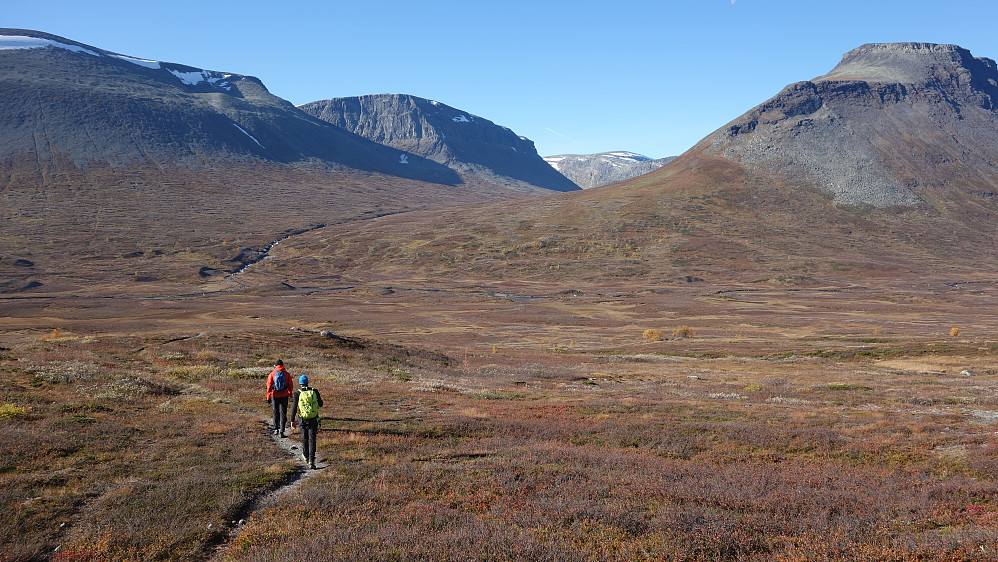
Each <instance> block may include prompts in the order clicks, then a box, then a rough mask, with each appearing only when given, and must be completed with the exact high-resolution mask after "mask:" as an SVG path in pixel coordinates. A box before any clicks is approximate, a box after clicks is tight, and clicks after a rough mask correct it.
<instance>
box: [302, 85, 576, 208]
mask: <svg viewBox="0 0 998 562" xmlns="http://www.w3.org/2000/svg"><path fill="white" fill-rule="evenodd" d="M298 107H299V109H301V110H302V111H304V112H306V113H308V114H309V115H311V116H313V117H315V118H317V119H321V120H323V121H326V122H328V123H331V124H333V125H335V126H337V127H342V128H343V129H345V130H348V131H351V132H353V133H356V134H358V135H360V136H362V137H364V138H367V139H370V140H372V141H374V142H377V143H379V144H384V145H386V146H391V147H393V148H396V149H398V150H402V151H405V152H406V153H408V154H415V155H418V156H421V157H423V158H427V159H429V160H431V161H434V162H437V163H440V164H443V165H445V166H448V167H450V168H452V169H454V170H455V171H457V172H458V173H459V174H461V175H462V177H464V178H465V179H466V180H467V179H469V178H481V179H483V180H484V181H488V182H492V183H496V184H499V185H503V186H504V187H507V188H510V189H516V190H519V191H524V192H528V193H537V192H538V191H537V190H536V187H542V188H544V189H548V190H551V191H573V190H576V189H578V186H577V185H575V184H574V183H572V182H571V181H570V180H569V179H567V178H565V177H564V176H562V175H561V174H558V173H556V172H553V171H552V170H550V167H549V166H547V165H545V164H544V161H543V159H542V158H541V157H540V156H539V155H538V154H537V150H536V148H535V147H534V143H533V142H532V141H530V140H529V139H527V138H526V137H522V136H519V135H517V134H516V133H514V132H513V131H511V130H510V129H508V128H507V127H503V126H500V125H496V124H495V123H493V122H492V121H489V120H488V119H485V118H483V117H479V116H477V115H474V114H472V113H469V112H467V111H463V110H460V109H457V108H454V107H451V106H449V105H446V104H443V103H440V102H438V101H434V100H429V99H425V98H420V97H417V96H413V95H409V94H371V95H364V96H355V97H348V98H333V99H328V100H320V101H314V102H310V103H307V104H303V105H300V106H298Z"/></svg>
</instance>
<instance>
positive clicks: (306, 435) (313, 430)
mask: <svg viewBox="0 0 998 562" xmlns="http://www.w3.org/2000/svg"><path fill="white" fill-rule="evenodd" d="M298 419H299V420H300V422H301V423H300V424H299V425H301V454H302V455H305V457H306V458H307V459H308V464H309V465H314V464H315V439H316V437H318V435H319V418H318V417H314V418H312V419H310V420H305V419H301V418H298Z"/></svg>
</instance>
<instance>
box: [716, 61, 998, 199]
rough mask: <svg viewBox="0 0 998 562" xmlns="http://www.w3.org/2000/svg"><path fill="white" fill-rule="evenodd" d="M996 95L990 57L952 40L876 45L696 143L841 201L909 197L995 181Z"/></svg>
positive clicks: (995, 185)
mask: <svg viewBox="0 0 998 562" xmlns="http://www.w3.org/2000/svg"><path fill="white" fill-rule="evenodd" d="M996 101H998V71H996V66H995V62H994V61H992V60H990V59H986V58H975V57H973V56H972V55H971V54H970V52H969V51H967V50H966V49H963V48H960V47H957V46H955V45H936V44H929V43H896V44H870V45H864V46H862V47H859V48H857V49H855V50H853V51H850V52H849V53H847V54H846V55H845V56H844V57H843V58H842V62H841V63H839V65H838V66H836V67H835V68H834V69H833V70H832V71H831V72H829V73H828V74H826V75H824V76H820V77H818V78H815V79H813V80H810V81H806V82H799V83H796V84H791V85H790V86H787V88H785V89H784V90H783V91H782V92H780V93H779V94H777V95H776V96H775V97H773V98H772V99H770V100H769V101H767V102H765V103H763V104H762V105H759V106H758V107H756V108H754V109H752V110H751V111H749V112H748V113H746V114H745V115H743V116H741V117H740V118H738V119H736V120H735V121H733V122H732V123H730V124H729V125H727V126H725V127H724V128H722V129H721V130H719V131H717V132H715V133H714V134H712V135H711V136H709V137H708V138H707V139H705V141H703V142H701V144H700V145H698V148H700V149H705V152H706V153H707V154H714V155H720V156H723V157H725V158H728V159H731V160H734V161H736V162H739V163H741V164H744V165H747V166H749V167H761V168H763V169H765V170H768V171H770V172H773V173H777V174H780V175H782V176H784V177H787V178H791V179H793V180H795V181H799V182H804V183H807V184H810V185H812V186H814V187H817V188H818V189H820V190H823V191H826V192H828V193H830V194H831V195H832V197H833V199H834V201H835V202H836V203H839V204H852V205H872V206H875V207H888V206H913V205H918V204H921V203H923V202H924V201H925V200H926V199H927V197H926V190H930V191H931V190H932V189H934V188H940V187H944V186H953V185H956V184H960V185H964V186H970V187H971V188H975V189H979V190H982V191H989V192H990V191H993V190H998V149H996V147H998V112H996V108H995V103H996ZM928 198H931V197H928Z"/></svg>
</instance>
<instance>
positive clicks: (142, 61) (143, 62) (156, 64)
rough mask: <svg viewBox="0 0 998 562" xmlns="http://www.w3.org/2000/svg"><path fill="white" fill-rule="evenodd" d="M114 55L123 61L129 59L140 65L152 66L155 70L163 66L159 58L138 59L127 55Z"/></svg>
mask: <svg viewBox="0 0 998 562" xmlns="http://www.w3.org/2000/svg"><path fill="white" fill-rule="evenodd" d="M112 56H114V57H115V58H119V59H121V60H123V61H128V62H130V63H132V64H137V65H139V66H144V67H146V68H151V69H153V70H159V69H160V68H161V67H160V63H159V61H158V60H148V59H137V58H135V57H126V56H125V55H112Z"/></svg>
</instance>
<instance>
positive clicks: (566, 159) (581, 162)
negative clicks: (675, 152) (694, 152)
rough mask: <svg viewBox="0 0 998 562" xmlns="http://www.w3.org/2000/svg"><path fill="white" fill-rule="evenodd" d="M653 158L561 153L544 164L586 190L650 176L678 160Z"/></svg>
mask: <svg viewBox="0 0 998 562" xmlns="http://www.w3.org/2000/svg"><path fill="white" fill-rule="evenodd" d="M674 159H675V156H670V157H667V158H655V159H652V158H649V157H647V156H644V155H641V154H635V153H633V152H625V151H619V152H601V153H599V154H558V155H555V156H545V157H544V161H545V162H547V163H548V164H551V166H552V167H553V168H554V169H555V170H558V171H559V172H561V173H562V174H563V175H564V176H565V177H567V178H568V179H570V180H572V181H573V182H574V183H575V184H576V185H578V186H579V187H581V188H582V189H590V188H593V187H600V186H604V185H608V184H611V183H616V182H618V181H624V180H626V179H630V178H633V177H635V176H640V175H642V174H647V173H648V172H651V171H653V170H657V169H659V168H661V167H662V166H664V165H665V164H667V163H669V162H670V161H672V160H674Z"/></svg>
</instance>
